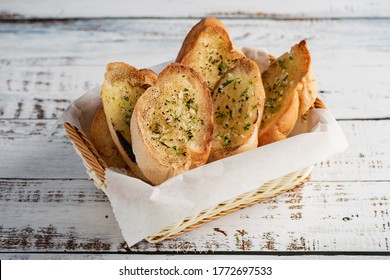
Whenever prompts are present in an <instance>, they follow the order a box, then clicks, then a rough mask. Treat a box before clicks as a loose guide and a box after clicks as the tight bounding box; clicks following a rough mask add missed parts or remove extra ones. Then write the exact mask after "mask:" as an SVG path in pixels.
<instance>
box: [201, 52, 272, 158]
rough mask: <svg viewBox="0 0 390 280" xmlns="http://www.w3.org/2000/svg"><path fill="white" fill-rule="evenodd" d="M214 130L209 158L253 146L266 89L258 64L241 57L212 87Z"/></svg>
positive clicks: (226, 155)
mask: <svg viewBox="0 0 390 280" xmlns="http://www.w3.org/2000/svg"><path fill="white" fill-rule="evenodd" d="M212 95H213V108H214V133H213V141H212V148H211V153H210V158H209V162H211V161H214V160H218V159H222V158H225V157H228V156H231V155H235V154H238V153H242V152H245V151H248V150H250V149H254V148H256V147H257V144H258V131H259V127H260V123H261V119H262V114H263V108H264V100H265V93H264V87H263V84H262V81H261V74H260V70H259V68H258V66H257V64H256V63H255V62H254V61H252V60H250V59H248V58H242V59H240V60H238V61H237V62H236V63H235V64H234V66H233V67H232V68H231V69H229V70H228V71H227V72H226V73H225V74H224V75H223V76H222V78H221V79H220V80H219V81H218V83H217V85H216V87H215V88H214V91H213V94H212Z"/></svg>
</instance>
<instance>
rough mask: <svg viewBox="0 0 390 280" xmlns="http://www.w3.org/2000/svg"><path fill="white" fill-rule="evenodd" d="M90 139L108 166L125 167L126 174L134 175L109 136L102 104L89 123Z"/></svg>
mask: <svg viewBox="0 0 390 280" xmlns="http://www.w3.org/2000/svg"><path fill="white" fill-rule="evenodd" d="M91 141H92V144H93V146H94V147H95V149H96V150H97V152H98V153H99V155H100V157H101V158H102V159H103V160H104V162H105V163H106V164H107V166H108V167H116V168H119V169H126V171H127V175H129V176H131V177H136V176H135V174H134V173H133V172H132V171H131V170H130V169H129V167H128V166H127V164H126V162H125V161H124V160H123V158H122V156H121V154H120V152H119V150H118V148H117V147H116V145H115V143H114V141H113V140H112V138H111V134H110V130H109V129H108V125H107V121H106V115H105V114H104V109H103V106H102V107H100V109H99V110H98V111H97V112H96V115H95V117H94V118H93V121H92V125H91Z"/></svg>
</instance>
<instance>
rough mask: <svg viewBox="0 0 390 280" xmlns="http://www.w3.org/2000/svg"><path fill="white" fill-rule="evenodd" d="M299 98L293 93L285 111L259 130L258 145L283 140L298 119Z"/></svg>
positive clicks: (296, 93)
mask: <svg viewBox="0 0 390 280" xmlns="http://www.w3.org/2000/svg"><path fill="white" fill-rule="evenodd" d="M298 109H299V98H298V92H297V91H295V93H294V94H293V98H292V102H291V104H290V106H288V108H287V110H286V112H285V113H284V114H283V115H282V116H281V117H280V118H279V119H277V120H276V121H275V123H273V124H272V125H270V126H269V127H268V129H267V130H261V133H260V134H259V143H258V145H259V146H263V145H267V144H270V143H273V142H276V141H279V140H283V139H285V138H286V137H287V135H288V134H290V132H291V131H292V130H293V128H294V126H295V123H296V122H297V119H298Z"/></svg>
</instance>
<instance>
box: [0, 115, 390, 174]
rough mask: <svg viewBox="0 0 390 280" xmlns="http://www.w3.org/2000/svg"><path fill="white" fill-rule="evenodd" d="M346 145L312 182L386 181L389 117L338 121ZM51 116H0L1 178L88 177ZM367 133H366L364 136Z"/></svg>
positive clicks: (320, 168) (322, 164)
mask: <svg viewBox="0 0 390 280" xmlns="http://www.w3.org/2000/svg"><path fill="white" fill-rule="evenodd" d="M340 125H341V127H342V129H343V131H344V133H345V135H346V138H347V139H348V141H349V144H350V147H349V148H348V149H347V150H346V151H345V152H343V153H341V154H339V155H335V156H333V157H331V158H329V159H327V160H325V161H322V162H319V163H318V164H317V165H316V166H315V168H314V169H313V172H312V179H311V180H315V181H357V180H363V181H367V180H375V181H377V180H390V159H389V156H388V155H389V154H390V146H389V145H388V143H389V141H390V133H389V131H390V121H389V120H382V121H375V120H372V121H340ZM54 127H55V120H0V157H1V158H2V160H1V161H0V178H8V179H11V178H26V179H30V178H52V179H56V178H57V179H58V178H64V179H65V178H71V179H83V178H87V175H86V173H85V168H84V166H83V165H82V163H81V159H80V158H79V156H78V155H77V154H76V152H75V151H74V149H73V146H72V145H71V144H70V141H69V139H68V137H67V136H66V134H65V132H64V130H63V129H62V128H60V129H56V130H54V134H53V135H52V136H51V137H49V135H48V134H49V132H50V131H51V130H52V129H53V128H54ZM367 135H368V136H370V137H367Z"/></svg>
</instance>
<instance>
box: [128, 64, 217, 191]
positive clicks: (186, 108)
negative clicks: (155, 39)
mask: <svg viewBox="0 0 390 280" xmlns="http://www.w3.org/2000/svg"><path fill="white" fill-rule="evenodd" d="M130 127H131V135H132V138H133V150H134V153H135V155H136V158H137V163H138V164H139V167H140V168H141V170H142V172H143V174H144V175H145V176H146V177H147V178H148V179H149V180H150V181H151V182H152V183H153V184H154V185H158V184H161V183H162V182H164V181H165V180H167V179H168V178H170V177H173V176H175V175H177V174H180V173H182V172H184V171H186V170H189V169H192V168H194V167H197V166H200V165H203V164H205V163H206V162H207V159H208V157H209V153H210V149H211V138H212V132H213V119H212V101H211V96H210V92H209V90H208V88H207V86H206V84H205V82H204V80H203V79H202V77H201V76H200V75H199V74H198V73H197V72H196V71H194V70H193V69H192V68H190V67H187V66H185V65H181V64H178V63H173V64H170V65H168V66H167V67H166V68H165V69H164V70H163V71H162V72H161V73H160V75H159V77H158V80H157V84H156V86H153V87H150V88H149V89H148V90H146V92H145V93H144V94H143V95H142V96H141V97H140V98H139V100H138V102H137V104H136V106H135V108H134V113H133V116H132V118H131V126H130Z"/></svg>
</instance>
